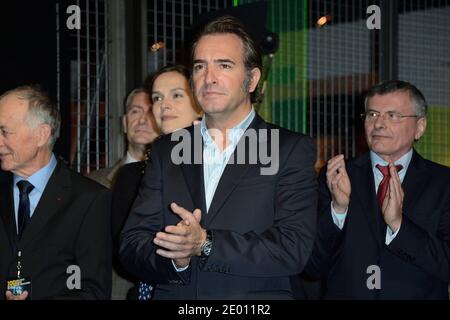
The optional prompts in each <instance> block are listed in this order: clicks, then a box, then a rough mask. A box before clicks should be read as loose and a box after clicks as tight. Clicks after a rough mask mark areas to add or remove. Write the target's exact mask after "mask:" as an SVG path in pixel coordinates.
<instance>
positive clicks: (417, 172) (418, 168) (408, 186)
mask: <svg viewBox="0 0 450 320" xmlns="http://www.w3.org/2000/svg"><path fill="white" fill-rule="evenodd" d="M424 169H425V162H424V161H423V158H422V157H421V156H420V155H419V154H418V153H417V152H416V151H415V150H414V151H413V156H412V159H411V162H410V164H409V166H408V171H407V172H406V175H405V178H404V179H403V183H402V188H403V192H404V194H405V198H404V199H403V213H404V214H405V215H406V216H410V213H411V211H412V209H413V208H414V207H415V203H416V201H417V200H418V199H419V196H418V195H421V194H422V189H423V188H424V187H425V185H426V183H425V181H426V180H427V179H429V175H426V174H423V173H422V171H423V170H424Z"/></svg>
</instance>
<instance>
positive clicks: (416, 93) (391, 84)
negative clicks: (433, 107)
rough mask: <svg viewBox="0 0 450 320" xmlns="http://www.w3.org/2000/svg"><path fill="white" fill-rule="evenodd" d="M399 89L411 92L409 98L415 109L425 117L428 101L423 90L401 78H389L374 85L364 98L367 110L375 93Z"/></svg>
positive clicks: (381, 93) (379, 93) (391, 91)
mask: <svg viewBox="0 0 450 320" xmlns="http://www.w3.org/2000/svg"><path fill="white" fill-rule="evenodd" d="M398 91H403V92H408V93H409V98H410V99H411V102H412V104H413V106H414V109H415V110H416V115H417V116H418V117H419V118H424V117H425V116H426V115H427V109H428V107H427V102H426V101H425V97H424V96H423V94H422V92H420V90H419V89H417V87H416V86H414V85H413V84H411V83H409V82H406V81H401V80H387V81H383V82H380V83H378V84H376V85H374V86H373V87H372V88H371V89H370V90H369V92H368V93H367V94H366V98H365V100H364V108H365V110H367V104H368V102H369V100H370V98H372V97H373V96H374V95H376V94H378V95H384V94H388V93H393V92H398Z"/></svg>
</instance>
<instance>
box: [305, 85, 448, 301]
mask: <svg viewBox="0 0 450 320" xmlns="http://www.w3.org/2000/svg"><path fill="white" fill-rule="evenodd" d="M426 108H427V106H426V102H425V99H424V97H423V95H422V93H421V92H420V91H419V90H418V89H417V88H416V87H415V86H413V85H412V84H410V83H407V82H403V81H397V80H396V81H386V82H382V83H380V84H378V85H376V86H374V87H373V88H372V89H371V90H370V92H369V93H368V94H367V97H366V100H365V113H364V114H363V116H364V119H365V120H364V121H365V132H366V139H367V143H368V146H369V148H370V153H369V154H365V155H363V156H361V157H358V158H356V159H354V160H351V161H348V162H347V163H345V161H344V157H343V155H338V156H336V157H334V158H332V159H330V160H329V161H328V166H327V168H326V169H325V170H324V171H323V172H322V174H321V177H320V180H319V185H320V187H319V190H320V191H319V192H320V196H319V226H318V236H317V240H316V242H315V245H314V250H313V255H312V257H311V260H310V262H309V263H308V267H307V271H308V272H306V273H307V274H308V273H309V275H310V276H311V275H313V276H316V277H317V276H320V277H321V278H322V279H323V280H324V281H325V284H326V285H325V297H326V298H331V299H448V291H447V288H448V282H449V278H450V246H449V243H450V242H449V240H450V169H449V168H447V167H444V166H441V165H439V164H436V163H434V162H431V161H428V160H425V159H424V158H422V157H421V156H420V155H419V154H418V153H417V152H416V151H415V150H414V149H413V143H414V141H415V140H419V139H420V137H421V136H422V135H423V134H424V132H425V129H426V124H427V122H426Z"/></svg>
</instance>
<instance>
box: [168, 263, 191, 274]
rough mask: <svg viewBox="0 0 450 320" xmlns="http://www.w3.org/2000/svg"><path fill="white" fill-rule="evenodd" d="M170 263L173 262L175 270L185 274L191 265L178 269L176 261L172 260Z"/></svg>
mask: <svg viewBox="0 0 450 320" xmlns="http://www.w3.org/2000/svg"><path fill="white" fill-rule="evenodd" d="M170 261H172V265H173V267H174V268H175V270H176V271H177V272H183V271H186V270H187V268H189V265H187V266H186V267H181V268H179V267H177V265H176V264H175V261H173V260H170Z"/></svg>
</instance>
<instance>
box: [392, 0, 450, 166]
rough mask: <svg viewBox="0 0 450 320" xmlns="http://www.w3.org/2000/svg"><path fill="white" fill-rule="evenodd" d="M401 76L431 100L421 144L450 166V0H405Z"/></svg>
mask: <svg viewBox="0 0 450 320" xmlns="http://www.w3.org/2000/svg"><path fill="white" fill-rule="evenodd" d="M400 10H401V11H402V12H403V13H402V14H400V16H399V59H398V60H399V78H400V79H402V80H406V81H409V82H411V83H413V84H415V85H416V86H417V87H418V88H419V89H420V90H421V91H422V92H423V94H424V95H425V98H426V100H427V102H428V106H429V109H428V128H427V132H426V133H425V135H424V137H423V138H422V139H421V140H420V142H419V143H418V144H417V146H416V148H417V150H418V151H419V152H420V153H421V154H422V155H423V156H425V157H426V158H428V159H430V160H433V161H436V162H439V163H442V164H445V165H447V166H450V152H449V136H450V129H449V125H450V42H449V41H448V40H449V39H450V19H449V17H450V1H448V0H445V1H438V2H436V1H429V0H427V1H401V2H400Z"/></svg>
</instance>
